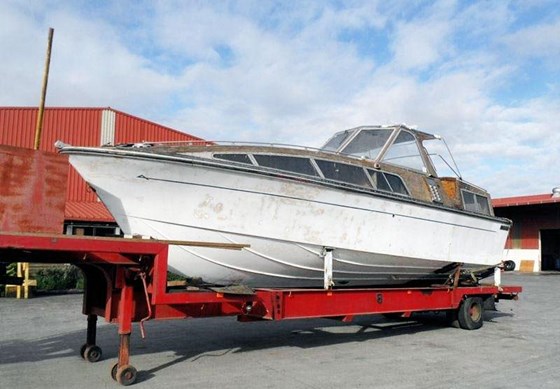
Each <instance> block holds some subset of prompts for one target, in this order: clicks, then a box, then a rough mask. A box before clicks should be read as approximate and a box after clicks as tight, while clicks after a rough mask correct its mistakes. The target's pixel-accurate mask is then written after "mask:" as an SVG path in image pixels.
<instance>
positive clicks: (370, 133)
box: [342, 129, 393, 159]
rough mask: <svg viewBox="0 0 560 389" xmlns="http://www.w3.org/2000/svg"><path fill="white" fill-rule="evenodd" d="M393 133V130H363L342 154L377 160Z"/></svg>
mask: <svg viewBox="0 0 560 389" xmlns="http://www.w3.org/2000/svg"><path fill="white" fill-rule="evenodd" d="M392 132H393V130H390V129H377V130H362V131H360V133H359V134H358V135H356V137H355V138H354V139H352V141H351V142H350V144H348V146H346V147H345V148H344V150H342V152H343V153H344V154H349V155H353V156H356V157H366V158H369V159H375V158H376V157H377V155H378V154H379V152H380V151H381V149H382V148H383V146H385V143H387V140H388V139H389V137H390V136H391V133H392Z"/></svg>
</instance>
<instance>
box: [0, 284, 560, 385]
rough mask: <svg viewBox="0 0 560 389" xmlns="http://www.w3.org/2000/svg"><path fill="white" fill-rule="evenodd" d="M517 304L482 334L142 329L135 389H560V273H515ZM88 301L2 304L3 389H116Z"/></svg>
mask: <svg viewBox="0 0 560 389" xmlns="http://www.w3.org/2000/svg"><path fill="white" fill-rule="evenodd" d="M502 282H503V283H504V284H511V285H521V286H523V287H524V291H523V293H522V294H521V295H520V299H519V300H518V301H502V302H500V303H499V304H498V310H499V311H498V312H486V313H485V319H486V321H485V322H484V326H483V327H482V328H481V329H479V330H475V331H467V330H461V329H456V328H452V327H446V326H445V323H444V320H443V315H433V314H425V315H422V317H421V318H420V320H414V321H409V322H406V321H388V320H386V319H384V318H383V317H382V316H363V317H359V318H356V319H355V320H354V322H352V323H341V322H337V321H333V320H328V319H313V320H294V321H284V322H254V323H238V322H237V321H236V320H235V318H211V319H196V320H194V319H193V320H170V321H153V322H148V323H146V330H147V338H146V339H144V340H142V339H141V338H140V331H139V328H138V327H137V326H136V325H135V326H134V329H133V334H132V338H131V363H132V364H133V365H134V366H135V367H136V368H137V369H138V371H139V372H138V380H137V383H136V384H134V387H135V388H222V389H223V388H247V389H250V388H259V389H260V388H294V389H296V388H306V389H309V388H317V389H318V388H321V389H326V388H337V389H339V388H481V387H484V388H554V389H557V388H560V308H559V306H558V305H559V302H558V298H559V296H560V274H538V275H532V274H531V275H520V274H506V275H504V276H503V279H502ZM81 305H82V296H81V295H79V294H67V295H56V296H45V297H36V298H33V299H30V300H16V299H10V298H2V299H0V388H3V389H7V388H10V389H11V388H48V387H51V388H80V389H86V388H96V389H97V388H118V387H119V385H118V384H117V383H116V382H115V381H113V380H112V378H111V377H110V373H109V371H110V369H111V367H112V366H113V364H114V363H115V362H116V361H117V351H118V336H117V328H116V326H115V325H112V324H107V323H104V322H103V319H102V318H100V321H99V325H98V332H97V344H98V345H99V346H100V347H101V348H102V350H103V359H102V360H101V361H99V362H97V363H88V362H85V361H84V360H83V359H82V358H81V357H80V356H79V350H80V347H81V346H82V344H83V343H84V341H85V328H86V317H85V316H84V315H82V314H81Z"/></svg>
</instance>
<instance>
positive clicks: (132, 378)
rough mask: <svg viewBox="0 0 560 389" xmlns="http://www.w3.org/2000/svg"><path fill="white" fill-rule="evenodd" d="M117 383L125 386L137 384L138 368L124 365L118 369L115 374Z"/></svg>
mask: <svg viewBox="0 0 560 389" xmlns="http://www.w3.org/2000/svg"><path fill="white" fill-rule="evenodd" d="M115 376H116V378H117V382H118V383H119V384H121V385H123V386H128V385H132V384H133V383H134V382H136V368H135V367H134V366H132V365H124V366H121V367H119V368H118V369H117V373H116V374H115Z"/></svg>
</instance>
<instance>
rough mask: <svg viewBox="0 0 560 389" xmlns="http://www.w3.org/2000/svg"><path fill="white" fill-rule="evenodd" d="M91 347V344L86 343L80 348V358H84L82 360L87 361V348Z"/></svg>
mask: <svg viewBox="0 0 560 389" xmlns="http://www.w3.org/2000/svg"><path fill="white" fill-rule="evenodd" d="M88 346H89V344H87V343H84V344H83V345H82V347H80V356H81V357H82V359H86V348H87V347H88Z"/></svg>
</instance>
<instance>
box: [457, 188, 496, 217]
mask: <svg viewBox="0 0 560 389" xmlns="http://www.w3.org/2000/svg"><path fill="white" fill-rule="evenodd" d="M461 194H462V196H463V204H464V205H465V210H467V211H472V212H476V213H482V214H485V215H490V206H489V205H488V197H486V196H483V195H479V194H477V193H473V192H470V191H468V190H464V189H461Z"/></svg>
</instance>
